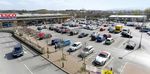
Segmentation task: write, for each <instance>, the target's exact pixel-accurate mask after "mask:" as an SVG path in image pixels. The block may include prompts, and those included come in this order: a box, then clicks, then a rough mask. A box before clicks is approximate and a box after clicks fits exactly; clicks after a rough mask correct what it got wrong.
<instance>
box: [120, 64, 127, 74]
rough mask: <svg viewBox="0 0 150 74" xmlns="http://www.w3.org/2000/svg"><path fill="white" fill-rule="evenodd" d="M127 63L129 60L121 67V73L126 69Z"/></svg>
mask: <svg viewBox="0 0 150 74" xmlns="http://www.w3.org/2000/svg"><path fill="white" fill-rule="evenodd" d="M127 64H128V62H126V63H125V64H124V66H123V67H122V68H121V71H120V74H122V72H123V70H124V68H125V67H126V65H127Z"/></svg>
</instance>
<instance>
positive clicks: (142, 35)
mask: <svg viewBox="0 0 150 74" xmlns="http://www.w3.org/2000/svg"><path fill="white" fill-rule="evenodd" d="M144 23H145V18H143V24H142V26H141V30H142V29H143V26H144ZM142 38H143V32H141V36H140V43H139V47H138V48H141V45H142Z"/></svg>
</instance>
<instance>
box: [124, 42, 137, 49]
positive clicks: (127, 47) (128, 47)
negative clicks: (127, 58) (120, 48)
mask: <svg viewBox="0 0 150 74" xmlns="http://www.w3.org/2000/svg"><path fill="white" fill-rule="evenodd" d="M135 46H136V44H135V42H133V41H130V42H128V43H127V45H126V49H131V50H133V49H134V48H135Z"/></svg>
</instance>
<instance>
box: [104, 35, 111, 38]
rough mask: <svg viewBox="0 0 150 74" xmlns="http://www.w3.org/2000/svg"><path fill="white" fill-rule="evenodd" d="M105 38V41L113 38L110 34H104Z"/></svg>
mask: <svg viewBox="0 0 150 74" xmlns="http://www.w3.org/2000/svg"><path fill="white" fill-rule="evenodd" d="M103 37H104V38H105V39H107V38H111V35H110V34H103Z"/></svg>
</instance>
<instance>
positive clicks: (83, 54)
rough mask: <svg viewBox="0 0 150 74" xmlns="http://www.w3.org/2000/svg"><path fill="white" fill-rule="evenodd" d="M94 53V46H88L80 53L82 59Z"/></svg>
mask: <svg viewBox="0 0 150 74" xmlns="http://www.w3.org/2000/svg"><path fill="white" fill-rule="evenodd" d="M93 52H94V47H93V46H86V47H85V48H84V49H83V50H82V51H81V53H80V56H81V57H86V56H88V55H89V54H91V53H93Z"/></svg>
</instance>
